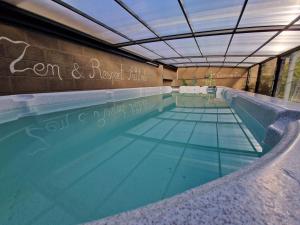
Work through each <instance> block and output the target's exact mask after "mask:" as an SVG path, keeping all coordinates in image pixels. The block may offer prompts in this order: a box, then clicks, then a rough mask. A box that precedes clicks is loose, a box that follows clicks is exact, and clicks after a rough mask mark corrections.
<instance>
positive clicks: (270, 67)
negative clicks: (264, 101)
mask: <svg viewBox="0 0 300 225" xmlns="http://www.w3.org/2000/svg"><path fill="white" fill-rule="evenodd" d="M276 63H277V58H275V59H272V60H269V61H267V62H266V63H264V64H262V68H261V76H260V81H259V87H258V93H260V94H263V95H271V93H272V87H273V81H274V75H275V70H276Z"/></svg>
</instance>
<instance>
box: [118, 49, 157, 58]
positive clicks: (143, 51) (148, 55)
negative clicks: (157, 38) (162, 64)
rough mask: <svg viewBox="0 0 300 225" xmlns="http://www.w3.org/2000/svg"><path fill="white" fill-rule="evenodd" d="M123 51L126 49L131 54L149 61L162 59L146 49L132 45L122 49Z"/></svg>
mask: <svg viewBox="0 0 300 225" xmlns="http://www.w3.org/2000/svg"><path fill="white" fill-rule="evenodd" d="M122 49H125V50H127V51H129V52H132V53H135V54H137V55H140V56H143V57H146V58H148V59H152V60H153V59H157V58H160V56H159V55H157V54H154V53H153V52H151V51H149V50H147V49H146V48H143V47H141V46H140V45H130V46H126V47H122Z"/></svg>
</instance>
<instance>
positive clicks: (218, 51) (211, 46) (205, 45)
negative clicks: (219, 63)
mask: <svg viewBox="0 0 300 225" xmlns="http://www.w3.org/2000/svg"><path fill="white" fill-rule="evenodd" d="M230 37H231V35H217V36H207V37H197V38H196V39H197V41H198V44H199V46H200V49H201V51H202V54H203V55H224V54H225V52H226V49H227V45H228V43H229V39H230Z"/></svg>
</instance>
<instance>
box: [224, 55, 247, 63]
mask: <svg viewBox="0 0 300 225" xmlns="http://www.w3.org/2000/svg"><path fill="white" fill-rule="evenodd" d="M245 58H246V57H236V56H235V57H232V56H226V59H225V62H241V61H243V60H244V59H245Z"/></svg>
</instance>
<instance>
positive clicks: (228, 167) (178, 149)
mask: <svg viewBox="0 0 300 225" xmlns="http://www.w3.org/2000/svg"><path fill="white" fill-rule="evenodd" d="M0 133H1V137H0V144H1V155H0V183H1V185H0V189H1V190H0V193H1V196H0V199H1V201H0V224H5V225H19V224H20V221H22V224H26V225H41V224H43V225H48V224H49V225H73V224H80V223H84V222H87V221H92V220H96V219H99V218H104V217H107V216H111V215H115V214H117V213H120V212H124V211H128V210H131V209H135V208H138V207H141V206H145V205H147V204H149V203H154V202H157V201H159V200H162V199H165V198H168V197H171V196H174V195H176V194H179V193H182V192H184V191H186V190H188V189H191V188H194V187H197V186H199V185H202V184H205V183H207V182H209V181H212V180H215V179H217V178H219V177H222V176H225V175H227V174H229V173H231V172H234V171H236V170H238V169H239V168H241V167H243V166H245V165H247V164H249V163H251V162H253V161H254V160H255V159H256V158H258V157H261V156H262V155H263V154H264V153H265V152H266V150H267V147H266V146H265V145H264V143H263V141H262V140H263V138H264V129H263V128H262V126H261V125H260V124H259V122H257V121H256V120H255V119H254V118H252V117H251V116H250V115H247V114H246V113H245V112H242V111H241V112H239V111H235V110H234V109H233V108H231V107H229V106H228V105H227V103H226V102H225V101H224V100H223V99H221V98H216V96H215V95H205V94H179V93H169V94H161V95H154V96H148V97H143V98H137V99H132V100H126V101H119V102H114V103H106V104H101V105H95V106H89V107H83V108H77V109H72V110H65V111H59V112H53V113H49V114H44V115H36V116H27V117H23V118H19V119H17V120H14V121H10V122H5V123H2V124H1V125H0Z"/></svg>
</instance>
